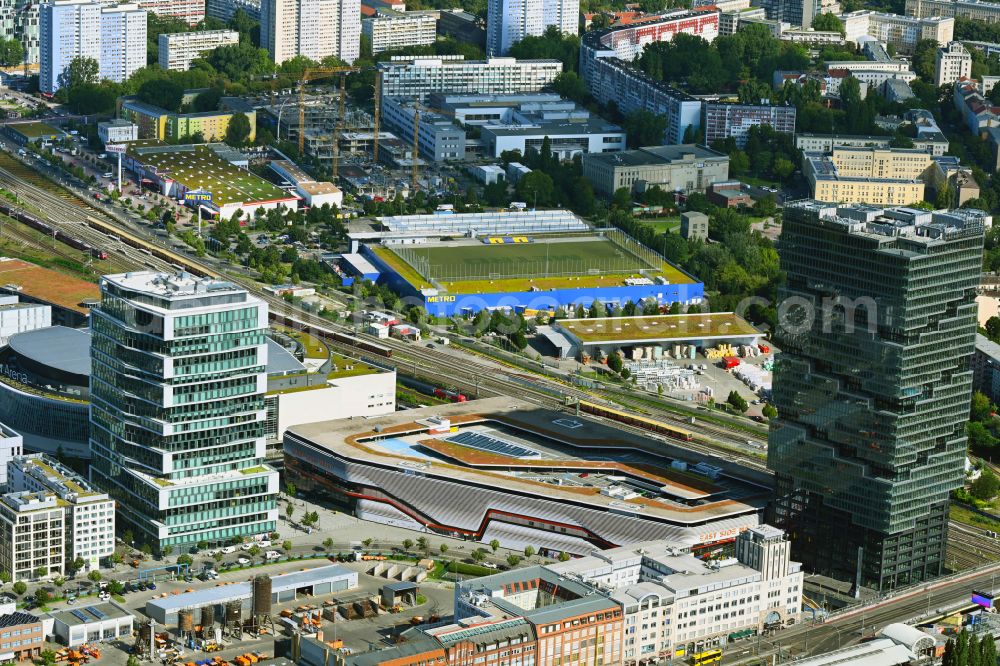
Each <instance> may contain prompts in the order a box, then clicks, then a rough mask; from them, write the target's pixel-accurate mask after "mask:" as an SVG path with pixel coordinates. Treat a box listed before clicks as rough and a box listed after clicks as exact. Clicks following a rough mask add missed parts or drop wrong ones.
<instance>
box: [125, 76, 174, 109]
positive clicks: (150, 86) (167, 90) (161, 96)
mask: <svg viewBox="0 0 1000 666" xmlns="http://www.w3.org/2000/svg"><path fill="white" fill-rule="evenodd" d="M136 94H137V95H138V96H139V99H141V100H142V101H143V102H146V103H147V104H152V105H153V106H158V107H160V108H161V109H166V110H167V111H174V112H177V111H180V108H181V100H182V99H183V98H184V86H183V85H181V84H180V83H179V82H177V81H174V80H171V79H168V78H163V79H159V80H150V81H146V82H145V83H143V84H142V86H140V87H139V90H138V91H137V92H136Z"/></svg>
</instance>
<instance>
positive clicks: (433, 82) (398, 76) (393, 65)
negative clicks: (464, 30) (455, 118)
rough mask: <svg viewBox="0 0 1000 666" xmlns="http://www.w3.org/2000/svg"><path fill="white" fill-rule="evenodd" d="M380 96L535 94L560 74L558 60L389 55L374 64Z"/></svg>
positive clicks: (560, 64) (560, 67)
mask: <svg viewBox="0 0 1000 666" xmlns="http://www.w3.org/2000/svg"><path fill="white" fill-rule="evenodd" d="M378 68H379V75H380V77H381V86H382V96H383V97H408V98H410V99H412V98H413V97H422V96H424V95H429V94H430V93H470V94H473V93H474V94H479V95H513V94H516V93H523V92H538V91H540V90H542V89H543V88H545V87H546V86H548V85H549V84H550V83H552V82H553V81H554V80H555V78H556V77H557V76H559V74H561V73H562V63H561V62H559V61H558V60H517V59H516V58H488V59H487V60H466V59H465V56H460V55H456V56H426V57H425V56H416V57H411V56H393V58H392V60H391V61H390V62H380V63H378Z"/></svg>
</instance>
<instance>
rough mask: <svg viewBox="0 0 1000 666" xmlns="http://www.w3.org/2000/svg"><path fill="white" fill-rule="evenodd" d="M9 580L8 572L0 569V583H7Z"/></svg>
mask: <svg viewBox="0 0 1000 666" xmlns="http://www.w3.org/2000/svg"><path fill="white" fill-rule="evenodd" d="M9 582H10V572H9V571H0V583H3V584H5V585H6V584H7V583H9Z"/></svg>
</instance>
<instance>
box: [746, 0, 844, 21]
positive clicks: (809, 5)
mask: <svg viewBox="0 0 1000 666" xmlns="http://www.w3.org/2000/svg"><path fill="white" fill-rule="evenodd" d="M753 4H754V5H755V6H758V7H763V8H764V11H765V12H766V14H767V18H768V19H770V20H772V21H780V22H782V23H789V24H791V25H793V26H802V27H804V28H809V27H811V26H812V22H813V19H815V18H816V17H817V16H819V15H820V14H839V13H840V3H839V2H838V1H837V0H756V1H755V2H754V3H753Z"/></svg>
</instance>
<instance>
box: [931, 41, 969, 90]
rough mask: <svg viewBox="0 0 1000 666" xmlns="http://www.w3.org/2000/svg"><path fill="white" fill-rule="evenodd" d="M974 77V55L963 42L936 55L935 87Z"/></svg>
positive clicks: (956, 43)
mask: <svg viewBox="0 0 1000 666" xmlns="http://www.w3.org/2000/svg"><path fill="white" fill-rule="evenodd" d="M971 75H972V54H971V53H969V52H968V51H966V50H965V47H964V46H962V42H952V43H950V44H948V46H944V47H942V48H939V49H938V50H937V53H936V54H935V55H934V85H936V86H939V87H940V86H943V85H946V84H949V83H954V82H955V81H958V80H959V79H966V78H969V77H970V76H971Z"/></svg>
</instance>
